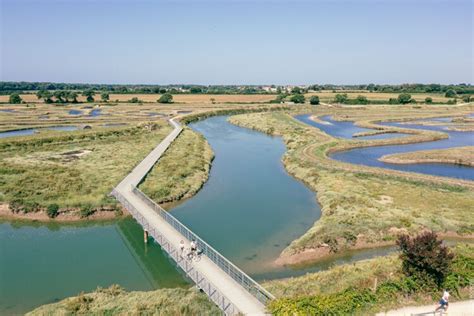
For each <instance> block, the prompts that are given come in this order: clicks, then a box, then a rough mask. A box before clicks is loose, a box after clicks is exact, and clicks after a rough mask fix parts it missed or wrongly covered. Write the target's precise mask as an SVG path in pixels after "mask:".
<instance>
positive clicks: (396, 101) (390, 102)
mask: <svg viewBox="0 0 474 316" xmlns="http://www.w3.org/2000/svg"><path fill="white" fill-rule="evenodd" d="M388 104H398V99H395V98H390V99H389V100H388Z"/></svg>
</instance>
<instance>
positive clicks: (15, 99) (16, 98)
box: [9, 93, 23, 104]
mask: <svg viewBox="0 0 474 316" xmlns="http://www.w3.org/2000/svg"><path fill="white" fill-rule="evenodd" d="M9 102H10V103H12V104H20V103H21V102H23V100H22V99H21V97H20V95H19V94H18V93H12V94H10V100H9Z"/></svg>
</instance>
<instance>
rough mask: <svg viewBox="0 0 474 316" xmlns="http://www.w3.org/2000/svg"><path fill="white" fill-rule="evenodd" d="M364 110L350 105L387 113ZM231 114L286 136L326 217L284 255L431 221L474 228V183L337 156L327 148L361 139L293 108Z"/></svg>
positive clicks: (387, 238) (379, 238)
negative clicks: (324, 128) (328, 129)
mask: <svg viewBox="0 0 474 316" xmlns="http://www.w3.org/2000/svg"><path fill="white" fill-rule="evenodd" d="M344 110H345V109H339V110H334V109H330V110H328V109H321V111H339V112H338V113H339V115H340V116H342V113H346V112H344ZM360 111H362V112H363V113H365V114H366V115H365V116H364V115H362V114H361V113H357V112H356V111H355V110H353V109H351V110H349V111H348V113H349V114H351V115H352V116H354V117H358V118H359V119H363V120H367V115H368V116H370V117H371V118H373V119H375V118H380V117H382V116H383V115H384V113H385V109H384V108H374V107H372V108H371V111H370V112H368V111H366V110H365V109H362V110H360ZM460 111H465V109H464V110H463V109H461V110H460ZM400 112H401V114H400V113H399V115H401V116H402V117H406V115H408V114H410V116H411V117H413V116H422V115H423V114H425V115H426V113H429V114H430V115H432V113H431V111H429V112H427V111H426V110H414V109H402V110H401V111H400ZM356 113H357V114H356ZM389 113H390V111H389ZM391 114H392V115H393V116H392V117H390V118H396V117H397V116H396V115H395V112H393V111H392V112H391ZM346 119H349V115H348V116H347V117H346ZM230 122H231V123H234V124H237V125H240V126H243V127H248V128H252V129H255V130H259V131H262V132H265V133H271V134H273V135H280V136H282V137H283V139H284V141H285V143H286V146H287V152H286V153H285V155H284V157H283V163H284V165H285V168H286V169H287V170H288V172H289V173H290V174H291V175H293V176H294V177H296V178H298V179H300V180H302V181H303V182H305V183H306V185H308V186H309V187H310V188H311V189H312V190H313V191H315V192H317V199H318V201H319V203H320V205H321V210H322V216H321V218H320V219H319V220H318V221H317V222H316V223H315V224H314V226H313V227H311V228H310V229H309V230H308V231H307V232H306V233H305V234H304V235H303V236H301V237H300V238H299V239H297V240H295V241H293V242H292V243H291V244H290V246H289V247H287V248H286V249H285V250H284V252H283V254H284V255H288V256H290V255H297V254H298V253H299V252H301V251H304V250H305V249H308V248H310V249H326V250H325V251H329V252H333V251H340V250H342V249H346V248H365V247H371V246H372V247H373V246H376V245H382V244H387V243H393V242H394V239H395V237H396V236H397V234H399V233H400V232H415V231H419V230H421V229H426V228H428V229H432V230H435V231H437V232H440V233H446V234H449V233H454V234H459V235H465V234H468V235H472V234H473V233H474V221H473V219H472V216H471V215H472V214H471V212H472V201H473V200H474V190H473V189H472V188H471V187H469V186H463V185H457V184H456V183H457V181H454V182H453V183H451V182H452V181H446V180H444V179H442V180H440V181H437V178H436V177H429V176H425V175H414V176H409V175H407V174H406V173H396V172H389V171H386V170H384V169H375V168H369V167H365V166H355V165H350V164H345V163H340V162H338V161H334V160H331V159H329V158H328V157H327V153H328V151H330V150H332V149H333V148H334V147H337V146H340V147H343V146H346V144H347V143H349V144H351V145H350V146H355V145H353V144H352V143H351V142H350V141H347V140H342V139H336V138H333V137H331V136H329V135H327V134H324V133H322V132H320V131H319V130H317V129H315V128H311V127H308V126H305V125H303V124H302V123H300V122H298V121H296V120H295V119H293V118H292V116H291V115H289V114H287V113H283V112H275V113H256V114H243V115H237V116H233V117H231V118H230ZM392 141H396V140H392Z"/></svg>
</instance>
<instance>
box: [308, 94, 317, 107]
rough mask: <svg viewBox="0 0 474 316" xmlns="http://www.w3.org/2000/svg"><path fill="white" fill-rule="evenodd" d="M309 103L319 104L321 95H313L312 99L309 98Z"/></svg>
mask: <svg viewBox="0 0 474 316" xmlns="http://www.w3.org/2000/svg"><path fill="white" fill-rule="evenodd" d="M309 103H310V104H312V105H318V104H319V97H318V96H317V95H313V96H312V97H311V99H309Z"/></svg>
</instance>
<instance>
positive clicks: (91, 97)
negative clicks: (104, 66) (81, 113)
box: [82, 89, 95, 102]
mask: <svg viewBox="0 0 474 316" xmlns="http://www.w3.org/2000/svg"><path fill="white" fill-rule="evenodd" d="M82 95H83V96H85V97H87V99H86V100H87V102H94V95H95V91H94V90H92V89H88V90H84V91H82Z"/></svg>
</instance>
